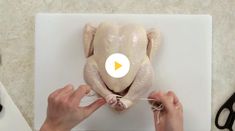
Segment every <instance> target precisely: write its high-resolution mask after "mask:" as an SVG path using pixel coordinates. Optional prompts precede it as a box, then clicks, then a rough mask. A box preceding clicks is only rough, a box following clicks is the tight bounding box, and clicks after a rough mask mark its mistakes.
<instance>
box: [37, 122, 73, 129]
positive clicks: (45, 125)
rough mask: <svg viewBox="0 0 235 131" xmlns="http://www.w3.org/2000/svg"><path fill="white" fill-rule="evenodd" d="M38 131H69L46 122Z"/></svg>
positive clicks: (58, 125)
mask: <svg viewBox="0 0 235 131" xmlns="http://www.w3.org/2000/svg"><path fill="white" fill-rule="evenodd" d="M40 131H70V129H64V128H62V127H60V124H57V125H56V124H53V122H50V121H48V120H46V121H45V122H44V123H43V125H42V127H41V129H40Z"/></svg>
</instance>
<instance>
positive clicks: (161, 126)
mask: <svg viewBox="0 0 235 131" xmlns="http://www.w3.org/2000/svg"><path fill="white" fill-rule="evenodd" d="M149 98H150V99H155V100H156V101H158V102H161V103H162V104H163V105H164V108H163V110H162V111H161V112H160V116H159V117H160V119H159V120H160V121H159V123H158V122H157V121H158V118H157V117H158V113H159V111H154V121H155V122H154V123H155V129H156V130H157V131H183V107H182V104H181V103H180V101H179V99H178V98H177V96H176V95H175V94H174V93H173V92H172V91H169V92H167V93H163V92H156V91H155V92H152V93H151V94H150V95H149ZM150 103H151V102H150Z"/></svg>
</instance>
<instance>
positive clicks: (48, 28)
mask: <svg viewBox="0 0 235 131" xmlns="http://www.w3.org/2000/svg"><path fill="white" fill-rule="evenodd" d="M102 21H116V22H121V23H123V22H135V23H140V24H142V25H144V26H145V27H146V28H152V27H157V28H158V29H159V30H160V31H161V33H162V45H161V46H160V49H159V51H158V53H156V56H155V57H154V62H153V65H154V69H155V74H156V75H155V76H156V78H155V83H154V86H153V88H154V89H156V90H159V89H162V90H173V91H174V92H175V93H176V94H177V95H178V97H179V99H180V100H181V102H182V103H183V106H184V128H185V130H186V131H209V130H210V125H211V48H212V18H211V16H208V15H154V14H152V15H145V14H141V15H140V14H136V15H132V14H123V15H122V14H39V15H37V16H36V28H35V47H36V48H35V51H36V55H35V91H36V92H35V95H36V96H35V128H36V129H39V128H40V126H41V124H42V122H43V121H44V119H45V116H46V108H47V97H48V95H49V94H50V93H51V92H52V91H54V90H55V89H57V88H59V87H63V86H64V85H66V84H67V83H72V84H74V85H76V86H78V85H80V84H82V83H84V80H83V67H84V64H85V60H86V59H85V56H84V52H83V43H82V32H83V27H84V25H85V24H86V23H94V24H98V23H100V22H102ZM74 130H96V131H97V130H101V131H153V130H154V125H153V116H152V112H151V110H150V107H149V105H148V103H147V102H145V101H141V102H139V103H138V104H136V105H135V106H134V107H133V108H131V109H130V110H128V111H126V112H124V113H116V112H113V111H112V110H110V109H109V108H108V106H104V107H102V108H101V109H99V110H98V111H97V112H95V113H94V114H93V115H92V116H90V117H89V118H88V119H87V120H85V121H84V122H82V123H81V124H80V125H79V126H78V127H76V128H75V129H74Z"/></svg>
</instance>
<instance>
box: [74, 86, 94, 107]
mask: <svg viewBox="0 0 235 131" xmlns="http://www.w3.org/2000/svg"><path fill="white" fill-rule="evenodd" d="M90 90H91V89H90V87H89V86H88V85H81V86H80V87H79V88H77V89H76V90H75V91H74V93H73V94H72V95H71V99H72V102H74V103H76V104H78V105H79V103H80V101H81V99H82V98H83V97H84V96H86V95H87V94H88V93H89V92H90Z"/></svg>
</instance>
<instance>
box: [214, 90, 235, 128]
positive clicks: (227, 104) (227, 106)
mask: <svg viewBox="0 0 235 131" xmlns="http://www.w3.org/2000/svg"><path fill="white" fill-rule="evenodd" d="M234 102H235V93H233V95H232V96H231V97H230V98H229V99H228V100H227V101H226V102H225V103H224V104H223V105H222V106H221V107H220V109H219V111H218V112H217V114H216V117H215V125H216V127H217V128H219V129H229V130H230V131H233V129H232V127H233V123H234V119H235V112H234V110H233V104H235V103H234ZM224 109H228V110H229V115H228V118H227V120H226V122H225V124H224V125H223V126H221V125H219V121H218V120H219V116H220V114H221V112H222V111H223V110H224Z"/></svg>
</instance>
